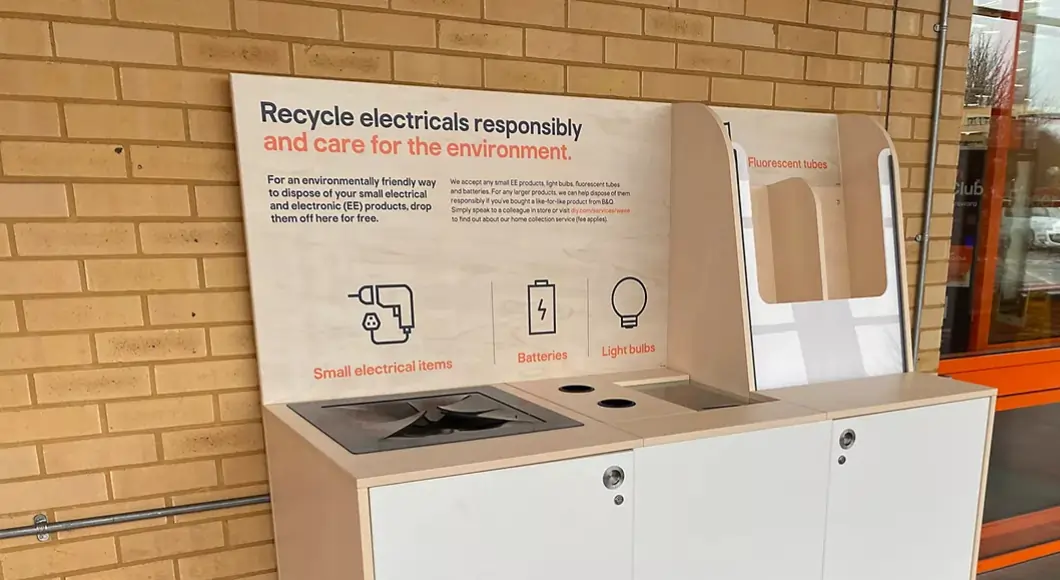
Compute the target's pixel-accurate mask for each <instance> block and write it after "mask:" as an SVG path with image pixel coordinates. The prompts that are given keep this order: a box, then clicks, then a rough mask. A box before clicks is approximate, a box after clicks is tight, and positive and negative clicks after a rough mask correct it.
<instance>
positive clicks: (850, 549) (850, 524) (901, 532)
mask: <svg viewBox="0 0 1060 580" xmlns="http://www.w3.org/2000/svg"><path fill="white" fill-rule="evenodd" d="M989 412H990V400H989V399H977V400H973V401H964V402H960V403H950V404H945V405H935V406H931V407H922V408H919V409H911V410H907V411H896V412H892V413H882V414H879V415H870V416H866V417H856V418H851V419H845V420H840V421H836V422H835V423H834V424H833V431H832V473H831V481H830V486H829V492H828V535H827V542H826V544H825V579H826V580H897V579H901V580H968V579H969V578H970V577H971V575H972V567H973V563H972V558H973V552H974V551H973V548H974V546H973V544H974V541H975V528H976V525H977V519H978V509H979V490H980V487H979V486H980V481H981V479H982V468H983V450H984V446H985V442H986V429H987V421H988V419H989ZM847 430H850V431H852V432H853V434H854V441H853V445H851V446H850V448H849V449H843V448H842V447H841V445H840V438H841V437H842V434H843V433H844V432H845V431H847ZM840 457H842V458H843V463H842V464H840V463H839V461H840Z"/></svg>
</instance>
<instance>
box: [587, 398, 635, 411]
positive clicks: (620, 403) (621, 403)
mask: <svg viewBox="0 0 1060 580" xmlns="http://www.w3.org/2000/svg"><path fill="white" fill-rule="evenodd" d="M597 405H600V406H601V407H603V408H605V409H628V408H630V407H633V406H635V405H636V403H634V402H633V401H630V400H629V399H604V400H602V401H600V402H599V403H597Z"/></svg>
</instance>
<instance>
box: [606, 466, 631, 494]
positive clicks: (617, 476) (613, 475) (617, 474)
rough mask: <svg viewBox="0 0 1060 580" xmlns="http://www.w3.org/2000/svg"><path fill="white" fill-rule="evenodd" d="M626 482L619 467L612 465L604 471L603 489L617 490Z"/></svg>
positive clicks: (623, 473) (624, 474) (624, 473)
mask: <svg viewBox="0 0 1060 580" xmlns="http://www.w3.org/2000/svg"><path fill="white" fill-rule="evenodd" d="M625 480H626V472H625V471H622V468H621V467H618V466H617V465H613V466H611V467H608V468H607V469H606V470H604V487H606V488H607V489H618V487H619V486H621V485H622V482H623V481H625Z"/></svg>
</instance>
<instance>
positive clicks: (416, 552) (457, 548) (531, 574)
mask: <svg viewBox="0 0 1060 580" xmlns="http://www.w3.org/2000/svg"><path fill="white" fill-rule="evenodd" d="M612 466H617V467H620V468H622V470H623V471H624V473H625V479H624V481H622V482H621V485H619V486H618V487H617V488H616V489H613V490H612V489H608V487H607V486H605V484H604V474H605V472H607V470H608V469H609V468H610V467H612ZM633 489H634V480H633V453H632V452H629V451H627V452H622V453H614V454H608V455H599V456H594V457H586V458H580V459H571V460H566V461H558V462H554V463H544V464H539V465H531V466H527V467H517V468H511V469H503V470H497V471H487V472H483V473H475V474H471V475H460V476H455V477H447V478H442V479H434V480H427V481H418V482H413V483H405V484H398V485H391V486H384V487H377V488H372V489H371V490H369V504H370V512H371V526H372V543H373V556H374V561H375V580H423V579H425V578H430V579H431V580H468V579H488V578H503V579H504V580H542V579H548V580H585V579H587V578H606V579H608V580H628V579H629V578H630V577H631V575H632V567H633V562H632V554H633V547H632V539H633V529H632V528H633V503H634V502H633V501H632V500H633ZM616 496H622V500H620V501H616ZM655 580H661V579H659V578H656V579H655Z"/></svg>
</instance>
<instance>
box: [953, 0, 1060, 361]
mask: <svg viewBox="0 0 1060 580" xmlns="http://www.w3.org/2000/svg"><path fill="white" fill-rule="evenodd" d="M975 5H976V13H975V15H974V16H973V17H972V34H971V39H970V47H969V49H970V50H969V63H968V77H967V85H966V90H965V97H964V101H965V103H964V125H963V128H962V133H961V144H960V160H959V167H958V179H957V187H956V190H955V192H954V193H955V201H954V222H953V234H952V237H951V240H950V270H949V279H948V283H947V292H946V313H945V324H944V330H943V341H942V353H943V356H960V355H968V354H976V353H984V352H998V351H1012V350H1025V349H1031V348H1041V347H1049V346H1060V1H1057V0H1040V1H1039V2H1023V5H1024V10H1023V12H1022V14H1021V13H1020V12H1019V7H1020V5H1021V2H1020V0H977V1H976V3H975Z"/></svg>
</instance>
